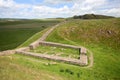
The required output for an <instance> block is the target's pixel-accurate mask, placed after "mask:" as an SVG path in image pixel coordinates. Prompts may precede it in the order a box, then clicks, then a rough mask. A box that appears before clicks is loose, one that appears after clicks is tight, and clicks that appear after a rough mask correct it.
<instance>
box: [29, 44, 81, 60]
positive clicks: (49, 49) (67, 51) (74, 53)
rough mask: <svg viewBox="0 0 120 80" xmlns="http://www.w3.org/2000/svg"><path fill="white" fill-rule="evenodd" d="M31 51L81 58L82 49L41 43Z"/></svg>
mask: <svg viewBox="0 0 120 80" xmlns="http://www.w3.org/2000/svg"><path fill="white" fill-rule="evenodd" d="M30 52H35V53H40V54H48V55H55V56H61V57H69V58H75V59H80V50H79V49H73V48H64V47H60V46H57V47H56V46H50V45H39V46H38V47H36V48H35V49H33V50H30Z"/></svg>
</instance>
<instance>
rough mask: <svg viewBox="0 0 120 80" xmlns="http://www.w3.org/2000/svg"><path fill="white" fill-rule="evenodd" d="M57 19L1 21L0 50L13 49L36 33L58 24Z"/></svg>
mask: <svg viewBox="0 0 120 80" xmlns="http://www.w3.org/2000/svg"><path fill="white" fill-rule="evenodd" d="M58 22H59V21H55V20H44V21H43V20H20V21H12V22H11V21H3V22H0V51H3V50H7V49H13V48H16V47H17V46H19V45H20V44H22V43H23V42H25V41H26V40H27V39H28V38H30V37H31V36H32V35H34V34H35V33H37V32H39V31H41V30H43V29H45V28H47V27H50V26H53V25H55V24H57V23H58Z"/></svg>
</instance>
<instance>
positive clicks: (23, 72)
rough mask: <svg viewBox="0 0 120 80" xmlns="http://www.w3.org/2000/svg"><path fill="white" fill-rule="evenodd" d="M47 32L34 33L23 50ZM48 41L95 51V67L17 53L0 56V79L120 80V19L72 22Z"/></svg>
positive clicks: (62, 27) (58, 30)
mask: <svg viewBox="0 0 120 80" xmlns="http://www.w3.org/2000/svg"><path fill="white" fill-rule="evenodd" d="M47 30H48V29H45V30H43V31H42V32H39V33H38V34H35V35H34V36H32V37H31V38H30V39H28V40H27V41H26V42H25V43H23V44H22V45H21V46H20V47H22V46H27V45H28V44H30V43H31V42H32V41H34V40H36V39H37V38H38V37H39V36H41V35H42V34H43V33H44V32H45V31H47ZM46 41H52V42H59V43H66V44H71V45H77V46H84V47H86V48H88V49H89V50H90V51H92V52H93V56H94V64H93V66H92V67H90V68H87V67H86V66H85V67H81V66H75V65H70V64H66V63H62V62H54V61H50V60H44V59H37V58H34V57H29V56H23V55H18V54H14V55H10V56H1V57H0V79H1V80H16V79H17V80H21V79H22V80H120V76H119V75H120V58H119V57H120V54H119V53H120V19H100V20H71V21H68V22H66V23H64V24H62V25H60V26H59V27H58V28H56V29H55V30H54V31H53V32H52V33H51V34H50V35H49V36H48V38H47V39H46ZM49 48H50V47H48V49H49ZM40 49H41V48H40ZM40 49H38V50H40ZM41 50H42V51H44V50H45V49H44V47H42V49H41ZM55 51H56V52H59V51H60V50H59V49H56V50H55ZM65 52H66V51H65ZM6 65H7V66H6Z"/></svg>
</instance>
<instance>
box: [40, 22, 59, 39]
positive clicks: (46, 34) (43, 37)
mask: <svg viewBox="0 0 120 80" xmlns="http://www.w3.org/2000/svg"><path fill="white" fill-rule="evenodd" d="M57 26H59V24H58V25H56V26H53V27H52V28H51V29H49V30H48V31H47V32H46V33H45V34H43V36H42V37H41V38H40V39H39V40H40V41H44V40H45V39H46V38H47V36H48V35H49V34H50V33H51V32H52V31H53V30H54V29H55V28H56V27H57Z"/></svg>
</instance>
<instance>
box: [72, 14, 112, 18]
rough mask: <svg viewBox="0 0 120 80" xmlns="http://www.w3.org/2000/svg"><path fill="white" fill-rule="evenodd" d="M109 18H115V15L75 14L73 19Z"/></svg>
mask: <svg viewBox="0 0 120 80" xmlns="http://www.w3.org/2000/svg"><path fill="white" fill-rule="evenodd" d="M108 18H114V17H112V16H106V15H96V14H85V15H78V16H77V15H75V16H73V19H108Z"/></svg>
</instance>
